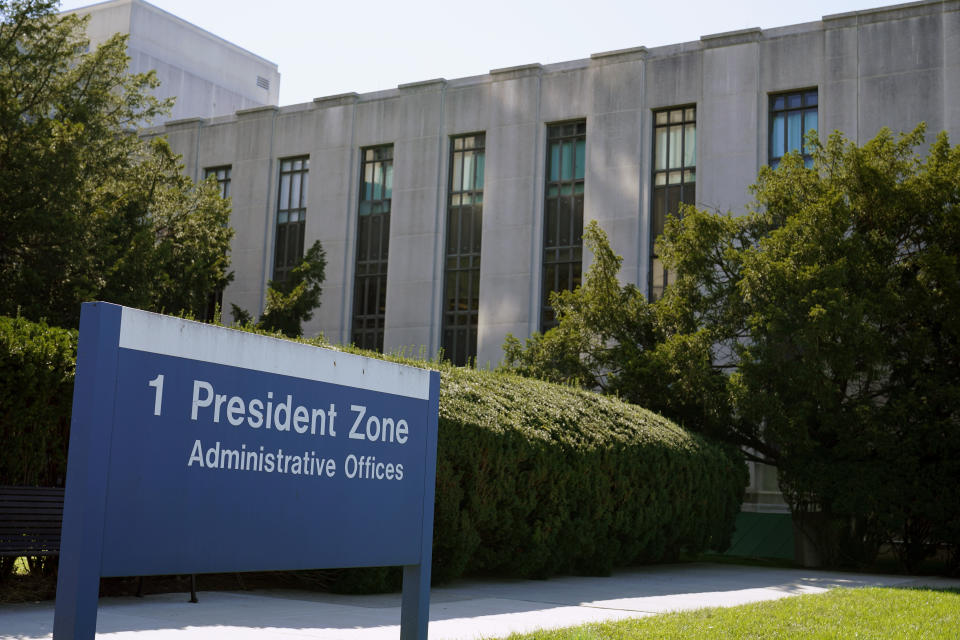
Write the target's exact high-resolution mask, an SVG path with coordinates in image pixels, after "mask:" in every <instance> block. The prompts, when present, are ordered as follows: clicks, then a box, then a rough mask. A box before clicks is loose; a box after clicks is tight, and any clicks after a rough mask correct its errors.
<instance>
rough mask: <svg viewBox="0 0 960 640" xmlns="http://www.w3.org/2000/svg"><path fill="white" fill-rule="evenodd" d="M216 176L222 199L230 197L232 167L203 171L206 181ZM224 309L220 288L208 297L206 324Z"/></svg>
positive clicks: (205, 315)
mask: <svg viewBox="0 0 960 640" xmlns="http://www.w3.org/2000/svg"><path fill="white" fill-rule="evenodd" d="M210 176H214V177H215V178H216V180H217V186H218V187H220V197H221V198H224V199H226V198H229V197H230V166H229V165H228V166H224V167H208V168H207V169H204V170H203V177H204V179H206V178H209V177H210ZM218 309H223V288H222V287H218V288H217V289H216V291H213V292H211V293H210V295H209V296H207V310H206V313H205V314H204V318H203V319H204V321H205V322H213V320H214V319H215V318H216V315H217V310H218Z"/></svg>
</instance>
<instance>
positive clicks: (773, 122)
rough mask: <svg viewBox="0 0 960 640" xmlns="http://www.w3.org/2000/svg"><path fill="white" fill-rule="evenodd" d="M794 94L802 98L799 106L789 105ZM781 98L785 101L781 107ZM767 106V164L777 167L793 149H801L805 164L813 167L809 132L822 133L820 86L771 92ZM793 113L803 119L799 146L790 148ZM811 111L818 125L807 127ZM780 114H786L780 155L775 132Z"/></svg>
mask: <svg viewBox="0 0 960 640" xmlns="http://www.w3.org/2000/svg"><path fill="white" fill-rule="evenodd" d="M811 95H812V96H813V102H812V103H811V102H810V96H811ZM794 96H798V97H799V98H800V104H799V105H797V106H789V101H790V98H791V97H794ZM779 99H783V101H784V106H783V107H781V108H777V107H776V103H777V100H779ZM767 106H768V109H767V164H769V165H770V167H771V168H773V169H776V168H777V166H779V164H780V160H782V159H783V156H785V155H786V154H788V153H790V152H791V151H799V152H800V155H801V157H802V158H803V163H804V165H806V166H807V168H812V167H813V156H812V155H811V154H810V153H809V150H808V149H807V134H808V133H809V132H810V131H811V130H814V131H816V132H817V135H818V136H819V135H820V90H819V88H818V87H816V86H814V87H806V88H803V89H791V90H789V91H777V92H774V93H770V94H769V95H768V101H767ZM792 113H799V114H800V119H801V125H800V140H799V147H797V148H793V149H791V148H790V128H789V126H788V124H787V122H788V118H789V115H790V114H792ZM811 113H812V114H813V115H814V117H815V119H816V125H817V126H816V127H806V123H807V118H808V116H809V115H810V114H811ZM778 114H784V124H783V140H782V144H783V153H781V154H780V155H774V150H775V145H774V133H775V129H776V126H777V116H778Z"/></svg>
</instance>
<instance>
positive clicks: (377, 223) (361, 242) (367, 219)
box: [352, 145, 393, 351]
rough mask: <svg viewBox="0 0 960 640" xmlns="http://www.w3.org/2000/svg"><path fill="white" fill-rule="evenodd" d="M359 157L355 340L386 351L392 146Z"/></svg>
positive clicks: (365, 151) (365, 347)
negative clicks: (385, 326) (384, 330)
mask: <svg viewBox="0 0 960 640" xmlns="http://www.w3.org/2000/svg"><path fill="white" fill-rule="evenodd" d="M360 154H361V155H360V157H361V163H360V203H359V206H358V213H359V215H358V220H357V263H356V274H355V275H354V289H353V331H352V335H353V337H352V340H353V343H354V344H355V345H357V346H358V347H362V348H364V349H372V350H375V351H383V328H384V320H385V318H386V310H387V254H388V251H389V248H390V247H389V243H390V199H391V198H392V196H393V145H387V146H382V147H370V148H367V149H362V150H361V152H360Z"/></svg>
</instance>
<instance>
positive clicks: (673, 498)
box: [0, 318, 747, 591]
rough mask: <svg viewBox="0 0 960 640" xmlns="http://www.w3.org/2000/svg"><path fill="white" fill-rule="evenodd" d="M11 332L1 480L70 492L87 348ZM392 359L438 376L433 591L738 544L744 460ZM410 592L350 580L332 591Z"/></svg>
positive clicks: (501, 384)
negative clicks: (73, 414) (68, 466)
mask: <svg viewBox="0 0 960 640" xmlns="http://www.w3.org/2000/svg"><path fill="white" fill-rule="evenodd" d="M0 327H3V329H2V335H3V338H0V340H2V345H0V349H2V353H0V362H2V364H0V366H2V367H3V368H2V372H3V379H2V381H0V382H2V387H0V388H2V389H3V395H2V396H0V408H2V413H0V420H2V422H0V438H2V442H3V447H0V470H2V475H0V477H2V478H3V480H2V482H9V483H20V482H23V483H26V484H34V483H38V484H62V481H63V477H64V475H65V456H64V453H65V451H66V442H67V434H68V425H69V413H70V398H71V395H72V383H73V363H74V357H75V355H74V354H75V349H76V334H75V332H68V331H63V330H60V329H54V328H51V327H46V326H44V325H33V324H32V323H29V322H27V321H25V320H21V319H9V318H7V319H3V321H2V322H0ZM306 342H312V343H314V344H317V343H318V342H319V341H317V340H314V341H306ZM347 350H348V351H352V352H358V351H357V350H355V349H347ZM359 353H364V352H359ZM364 354H365V355H376V354H369V353H364ZM387 359H390V360H394V361H400V362H404V363H406V364H413V365H416V366H421V367H426V366H430V367H435V368H439V369H440V371H441V387H440V434H439V447H438V456H437V458H438V460H437V492H436V509H435V516H434V522H435V526H434V544H433V576H434V579H435V580H437V581H443V580H449V579H452V578H456V577H458V576H461V575H464V574H474V575H476V574H496V575H503V576H515V577H546V576H549V575H552V574H556V573H588V574H604V573H608V572H609V571H610V570H611V569H612V568H613V567H615V566H624V565H629V564H633V563H642V562H658V561H669V560H673V559H676V558H677V556H678V555H679V554H680V552H681V551H684V550H685V551H690V552H694V553H695V552H699V551H703V550H706V549H716V550H722V549H725V548H726V547H727V546H728V545H729V542H730V536H731V534H732V532H733V525H734V518H735V517H736V514H737V513H738V512H739V509H740V502H741V499H742V496H743V490H744V487H745V485H746V482H747V471H746V466H745V464H744V462H743V459H742V456H740V454H739V453H738V452H737V451H736V450H734V449H732V448H729V447H725V446H721V445H718V444H715V443H713V442H710V441H708V440H706V439H705V438H704V437H702V436H699V435H696V434H692V433H689V432H686V431H684V430H683V429H681V428H680V427H678V426H677V425H675V424H674V423H672V422H670V421H669V420H667V419H665V418H662V417H660V416H658V415H656V414H653V413H651V412H649V411H647V410H645V409H642V408H640V407H637V406H634V405H629V404H627V403H624V402H621V401H619V400H617V399H615V398H611V397H608V396H601V395H598V394H595V393H591V392H587V391H582V390H579V389H574V388H569V387H564V386H559V385H555V384H551V383H547V382H541V381H538V380H532V379H528V378H521V377H519V376H515V375H512V374H505V373H494V372H489V371H477V370H474V369H467V368H458V367H453V366H449V365H445V364H442V365H438V364H436V363H426V362H422V361H412V360H409V359H404V358H400V357H390V356H387ZM399 578H400V574H399V572H398V571H397V570H395V569H394V570H385V569H380V570H375V569H374V570H347V571H343V572H338V573H337V574H336V579H335V583H334V587H335V588H337V589H339V590H348V591H361V590H376V589H383V588H388V587H394V586H398V585H399Z"/></svg>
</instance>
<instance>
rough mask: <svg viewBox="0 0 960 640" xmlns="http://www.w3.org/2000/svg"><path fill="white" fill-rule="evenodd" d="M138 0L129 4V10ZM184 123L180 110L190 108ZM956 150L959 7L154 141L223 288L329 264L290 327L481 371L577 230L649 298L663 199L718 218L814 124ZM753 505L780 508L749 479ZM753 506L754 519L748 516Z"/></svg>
mask: <svg viewBox="0 0 960 640" xmlns="http://www.w3.org/2000/svg"><path fill="white" fill-rule="evenodd" d="M134 4H135V5H139V4H140V3H139V2H138V1H136V0H135V1H134ZM193 115H198V114H193ZM921 121H925V122H926V123H927V126H928V129H929V131H930V132H938V131H941V130H946V131H947V132H949V133H950V135H951V136H952V138H953V139H954V140H957V139H960V1H957V0H947V1H939V0H927V1H922V2H914V3H910V4H902V5H896V6H890V7H884V8H879V9H873V10H866V11H857V12H852V13H845V14H838V15H830V16H825V17H823V18H822V19H821V20H819V21H816V22H810V23H805V24H798V25H792V26H786V27H779V28H773V29H763V30H761V29H756V28H752V29H744V30H741V31H735V32H730V33H721V34H714V35H707V36H703V37H701V38H700V39H699V40H698V41H694V42H684V43H679V44H674V45H669V46H663V47H656V48H651V49H647V48H644V47H637V48H633V49H626V50H620V51H609V52H603V53H597V54H594V55H592V56H590V58H589V59H584V60H573V61H570V62H563V63H559V64H550V65H540V64H525V65H520V66H515V67H510V68H504V69H494V70H492V71H490V72H489V73H488V74H485V75H481V76H475V77H468V78H458V79H453V80H444V79H432V80H425V81H423V82H416V83H411V84H406V85H401V86H399V87H397V88H396V89H390V90H386V91H379V92H375V93H366V94H360V95H358V94H355V93H348V94H342V95H335V96H325V97H320V98H317V99H315V100H314V101H313V102H310V103H306V104H296V105H290V106H284V107H277V106H260V107H254V108H246V109H242V110H239V111H237V112H236V113H230V114H228V115H221V116H217V117H192V118H185V119H179V120H176V121H171V122H167V123H166V124H165V125H164V126H162V127H158V128H156V129H153V130H151V132H150V133H151V135H165V136H166V137H167V138H168V139H169V140H170V142H171V144H172V146H173V148H174V149H175V150H176V151H177V152H178V153H180V154H182V155H183V158H184V161H185V163H186V167H187V172H188V173H189V174H190V175H192V176H193V177H194V178H197V179H199V178H203V177H204V176H206V175H210V174H215V175H216V176H217V177H218V180H220V182H221V185H222V187H223V189H224V192H225V193H229V195H230V196H231V197H232V199H233V217H232V220H231V224H232V226H233V227H234V228H235V230H236V236H235V238H234V241H233V247H232V261H233V269H234V270H235V280H234V282H233V283H232V284H231V285H230V286H229V287H228V288H227V290H226V292H225V294H224V305H225V307H226V308H227V309H229V308H230V304H231V303H236V304H238V305H239V306H241V307H243V308H245V309H248V310H252V311H254V312H258V311H259V310H261V309H262V306H263V303H264V297H265V291H266V286H267V282H268V281H269V280H270V279H275V278H283V277H285V275H286V273H287V271H288V270H289V268H290V267H291V266H292V265H294V264H296V262H297V261H298V259H299V258H300V257H301V256H302V254H303V251H304V247H305V246H306V247H308V246H310V244H312V243H313V242H314V241H316V240H319V241H320V242H321V243H322V245H323V247H324V249H325V250H326V253H327V258H328V264H327V279H326V282H325V284H324V293H323V299H322V305H321V307H320V309H319V310H318V312H317V313H316V314H315V317H314V319H313V321H312V322H311V323H310V324H309V326H307V327H306V333H307V334H315V333H317V332H323V333H324V334H325V335H326V336H327V338H329V339H330V340H332V341H334V342H355V343H357V344H359V345H363V346H366V347H371V348H375V349H383V350H389V351H393V350H397V349H400V348H407V349H412V350H414V351H415V352H416V351H419V350H425V351H426V352H427V353H428V354H434V353H436V352H437V351H438V350H439V349H441V348H442V349H444V351H445V353H446V354H447V355H448V356H450V357H451V358H452V359H453V360H455V361H457V362H464V361H466V360H468V359H473V358H475V360H476V362H477V363H478V364H479V365H480V366H486V365H495V364H496V363H498V362H499V361H500V359H501V357H502V350H501V347H502V345H503V342H504V338H505V336H506V335H507V334H508V333H512V334H513V335H515V336H518V337H525V336H528V335H529V334H531V333H532V332H534V331H537V330H541V329H543V328H545V327H549V326H550V325H551V323H552V321H553V317H552V313H551V309H550V308H549V305H548V294H549V292H551V291H553V290H557V289H563V288H572V287H574V286H575V285H576V284H577V283H578V282H579V281H580V278H581V274H582V273H584V270H585V268H586V267H587V265H588V263H589V259H590V258H589V256H588V255H584V253H583V251H582V240H581V237H580V236H581V233H582V229H583V224H584V221H589V220H597V221H598V222H599V223H600V225H601V226H602V227H603V229H604V230H605V231H606V232H607V234H608V235H609V237H610V239H611V242H612V245H613V248H614V250H615V251H616V252H617V253H618V254H620V255H622V256H623V257H624V266H623V271H622V278H624V279H625V280H629V281H632V282H634V283H636V284H638V285H639V286H640V287H641V288H642V290H644V291H646V292H647V293H648V294H649V295H651V296H656V295H658V293H659V292H660V291H662V288H663V286H664V285H665V283H667V282H669V274H668V273H665V272H664V270H663V268H662V266H661V264H660V262H659V261H658V259H657V256H656V254H655V249H654V242H653V241H654V239H655V237H656V236H657V234H658V232H659V231H660V230H661V229H662V227H663V221H664V217H665V215H666V214H668V213H670V212H673V211H676V209H677V206H678V203H680V202H686V203H695V204H697V205H698V206H701V207H707V208H711V209H716V210H721V211H726V210H731V211H734V212H737V211H742V210H743V208H744V206H745V205H746V203H747V202H748V201H749V200H750V195H749V192H748V187H749V185H750V184H752V183H753V182H754V181H755V178H756V175H757V172H758V170H759V169H760V167H761V166H763V165H766V164H775V163H776V162H777V161H778V159H779V158H780V156H782V155H783V153H784V152H786V151H789V150H793V149H798V150H800V151H801V152H803V151H804V149H803V146H802V144H803V143H802V140H803V134H804V132H805V131H808V130H810V129H813V130H816V131H818V132H820V134H821V135H825V134H826V133H827V132H831V131H833V130H839V131H841V132H843V133H844V134H845V135H846V136H847V137H849V138H851V139H853V140H855V141H857V142H860V143H863V142H866V141H867V140H869V139H870V138H872V137H873V136H874V135H875V134H876V133H877V132H878V131H879V130H880V129H881V128H882V127H889V128H891V129H893V130H894V131H905V130H911V129H913V128H914V127H915V126H916V125H917V124H918V123H919V122H921ZM756 473H757V474H759V475H757V476H755V478H754V481H753V486H752V492H751V494H750V495H751V496H752V497H751V498H750V499H751V500H752V501H753V502H755V503H760V504H762V503H765V502H770V503H774V502H777V501H778V500H779V494H778V493H777V491H776V479H775V476H774V475H773V474H772V473H769V471H765V470H763V469H762V468H760V469H759V470H757V471H756ZM759 508H761V509H762V508H763V507H759Z"/></svg>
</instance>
